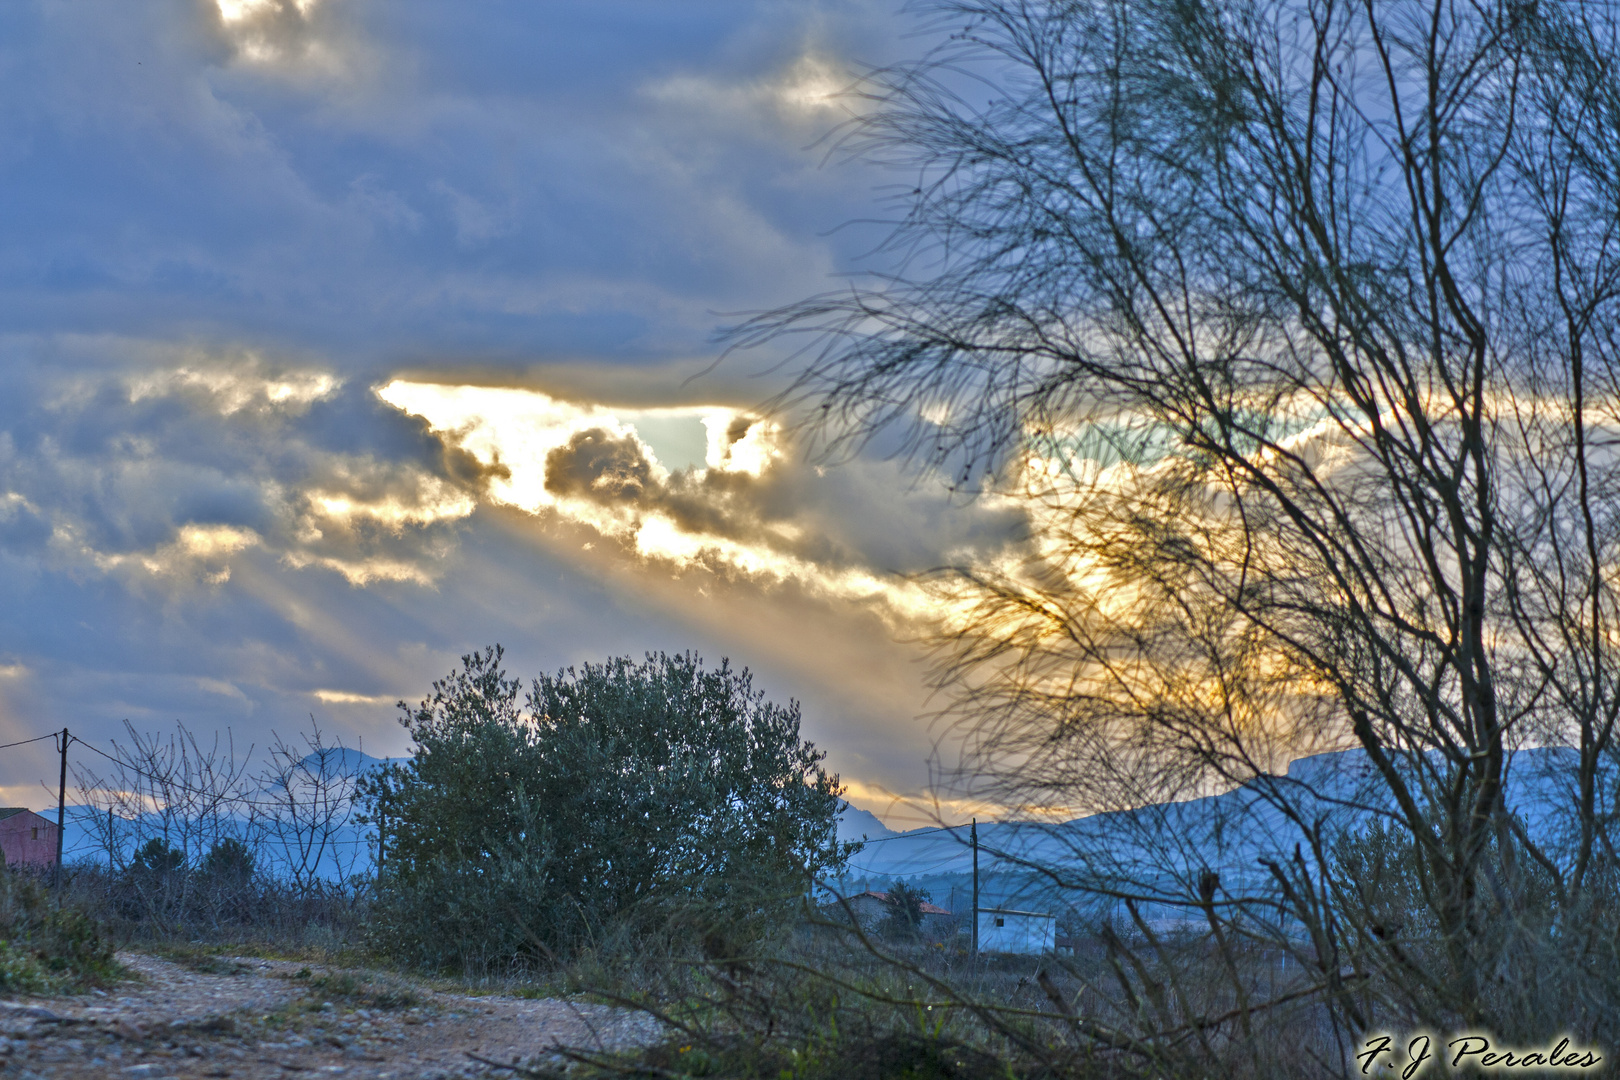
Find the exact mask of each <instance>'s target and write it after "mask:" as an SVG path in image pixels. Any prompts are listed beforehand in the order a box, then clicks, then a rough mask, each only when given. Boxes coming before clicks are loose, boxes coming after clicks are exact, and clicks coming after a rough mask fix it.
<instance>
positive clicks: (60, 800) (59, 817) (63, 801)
mask: <svg viewBox="0 0 1620 1080" xmlns="http://www.w3.org/2000/svg"><path fill="white" fill-rule="evenodd" d="M70 737H71V736H69V735H68V729H67V728H63V729H62V778H61V780H60V781H59V782H58V783H57V785H56V891H57V892H58V893H60V892H61V891H62V837H63V828H62V826H63V824H64V823H65V821H66V818H67V748H68V739H69V738H70Z"/></svg>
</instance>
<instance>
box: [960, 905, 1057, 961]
mask: <svg viewBox="0 0 1620 1080" xmlns="http://www.w3.org/2000/svg"><path fill="white" fill-rule="evenodd" d="M1056 947H1057V916H1056V915H1048V914H1046V913H1045V912H1041V911H1014V910H1012V909H1011V908H980V909H979V951H980V952H997V953H1020V954H1023V955H1026V956H1041V955H1044V954H1046V953H1049V952H1052V951H1053V950H1054V949H1055V948H1056Z"/></svg>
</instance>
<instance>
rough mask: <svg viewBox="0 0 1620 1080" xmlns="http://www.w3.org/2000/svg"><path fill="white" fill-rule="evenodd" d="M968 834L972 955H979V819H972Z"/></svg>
mask: <svg viewBox="0 0 1620 1080" xmlns="http://www.w3.org/2000/svg"><path fill="white" fill-rule="evenodd" d="M968 836H969V837H970V838H971V839H972V841H973V955H974V956H977V955H979V819H978V818H974V819H973V825H972V827H971V831H970V832H969V833H968Z"/></svg>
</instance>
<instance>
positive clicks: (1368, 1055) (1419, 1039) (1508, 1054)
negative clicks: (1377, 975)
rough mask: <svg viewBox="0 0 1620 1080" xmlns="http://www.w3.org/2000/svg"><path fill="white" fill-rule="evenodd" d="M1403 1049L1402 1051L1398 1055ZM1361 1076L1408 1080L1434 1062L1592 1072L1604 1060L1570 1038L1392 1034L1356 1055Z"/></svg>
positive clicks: (1494, 1068)
mask: <svg viewBox="0 0 1620 1080" xmlns="http://www.w3.org/2000/svg"><path fill="white" fill-rule="evenodd" d="M1403 1051H1404V1053H1403ZM1356 1060H1357V1061H1359V1062H1360V1063H1361V1073H1362V1075H1363V1076H1389V1075H1391V1074H1393V1073H1394V1072H1395V1070H1396V1069H1397V1068H1399V1069H1400V1076H1401V1080H1412V1077H1414V1076H1416V1075H1417V1074H1418V1073H1419V1072H1421V1071H1422V1070H1423V1069H1425V1068H1426V1067H1428V1066H1429V1065H1430V1064H1433V1063H1435V1062H1445V1064H1446V1065H1447V1066H1449V1067H1450V1068H1452V1069H1463V1068H1469V1069H1473V1070H1482V1071H1488V1072H1508V1073H1513V1072H1519V1071H1521V1070H1529V1069H1535V1070H1538V1071H1539V1070H1542V1069H1567V1070H1571V1071H1575V1072H1584V1071H1585V1070H1587V1069H1595V1068H1597V1066H1598V1065H1599V1064H1600V1063H1601V1062H1602V1061H1603V1058H1602V1056H1601V1055H1600V1054H1598V1053H1597V1051H1595V1050H1591V1049H1588V1048H1586V1047H1580V1046H1571V1045H1570V1043H1569V1039H1567V1038H1564V1039H1559V1040H1558V1041H1557V1042H1556V1043H1553V1044H1551V1045H1549V1046H1545V1047H1528V1048H1526V1047H1512V1048H1511V1049H1510V1048H1506V1047H1500V1046H1493V1045H1492V1044H1491V1040H1490V1038H1489V1037H1488V1036H1485V1035H1480V1034H1467V1035H1457V1036H1454V1037H1453V1038H1451V1039H1450V1040H1449V1041H1447V1042H1443V1043H1442V1042H1441V1041H1440V1040H1439V1039H1438V1038H1437V1037H1435V1036H1432V1035H1429V1034H1427V1033H1421V1032H1420V1033H1419V1034H1416V1035H1413V1036H1411V1037H1410V1038H1408V1039H1407V1040H1406V1043H1405V1045H1404V1046H1401V1045H1398V1044H1397V1042H1396V1038H1395V1036H1393V1035H1374V1036H1373V1037H1372V1038H1370V1039H1368V1040H1367V1041H1366V1043H1364V1044H1363V1045H1362V1048H1361V1049H1360V1050H1359V1051H1357V1053H1356Z"/></svg>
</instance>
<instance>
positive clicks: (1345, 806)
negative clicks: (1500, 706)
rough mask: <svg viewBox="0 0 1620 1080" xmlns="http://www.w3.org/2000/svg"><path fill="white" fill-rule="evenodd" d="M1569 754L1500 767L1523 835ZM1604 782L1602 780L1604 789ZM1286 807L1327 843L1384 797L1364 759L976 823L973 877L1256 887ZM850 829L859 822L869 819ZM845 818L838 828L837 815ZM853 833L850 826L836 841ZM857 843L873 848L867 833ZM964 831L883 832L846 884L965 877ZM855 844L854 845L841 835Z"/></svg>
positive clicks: (1542, 751)
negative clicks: (1046, 817)
mask: <svg viewBox="0 0 1620 1080" xmlns="http://www.w3.org/2000/svg"><path fill="white" fill-rule="evenodd" d="M1574 763H1575V751H1574V750H1572V749H1570V748H1568V747H1545V748H1534V749H1527V750H1521V751H1518V752H1517V753H1515V754H1514V755H1513V756H1512V758H1511V759H1510V767H1509V771H1508V776H1507V784H1506V788H1507V791H1506V801H1507V803H1508V806H1509V808H1510V809H1511V810H1512V811H1514V812H1515V813H1516V814H1518V815H1519V817H1520V819H1521V820H1522V821H1523V822H1524V824H1525V826H1526V829H1527V831H1528V832H1529V833H1530V835H1532V836H1535V837H1537V838H1539V839H1541V840H1542V841H1543V842H1546V841H1555V840H1557V839H1558V838H1559V836H1560V830H1562V829H1564V828H1565V827H1566V823H1565V822H1564V820H1563V808H1564V807H1568V806H1569V805H1571V801H1572V799H1573V790H1574V789H1573V784H1574V771H1573V766H1574ZM1614 779H1615V778H1614V777H1613V776H1607V777H1606V782H1608V783H1609V784H1610V786H1611V787H1612V786H1613V782H1614ZM1282 800H1286V801H1287V803H1288V804H1289V805H1291V806H1292V807H1293V808H1294V809H1295V810H1296V811H1297V812H1298V813H1299V814H1300V815H1301V816H1302V818H1303V819H1304V820H1306V821H1308V822H1311V823H1312V824H1313V825H1314V824H1318V823H1319V824H1320V825H1321V826H1322V828H1323V831H1324V833H1326V834H1328V835H1329V836H1337V835H1342V834H1343V833H1345V832H1349V831H1356V830H1360V829H1364V828H1366V827H1367V826H1369V825H1370V824H1371V823H1372V822H1373V821H1375V820H1377V819H1378V818H1379V816H1380V815H1382V814H1387V813H1388V812H1389V811H1390V810H1391V803H1390V797H1389V795H1388V792H1387V789H1386V788H1385V787H1384V786H1383V784H1382V782H1381V779H1380V778H1379V777H1378V776H1377V775H1376V771H1375V769H1374V767H1373V765H1372V763H1371V762H1370V760H1369V759H1368V757H1367V754H1366V752H1365V751H1364V750H1360V749H1353V750H1344V751H1338V752H1334V753H1327V754H1318V755H1314V756H1311V757H1306V758H1299V759H1296V760H1295V761H1293V762H1292V763H1290V765H1289V767H1288V771H1287V772H1286V773H1285V774H1281V775H1267V776H1261V777H1257V778H1255V779H1253V780H1250V781H1249V782H1248V783H1246V784H1243V785H1241V786H1239V787H1237V788H1234V789H1232V790H1230V791H1226V792H1222V793H1221V794H1219V795H1210V796H1205V797H1202V798H1196V799H1190V800H1186V801H1183V802H1171V803H1157V804H1151V805H1148V806H1142V807H1138V808H1136V809H1134V810H1122V811H1113V812H1108V813H1101V814H1095V815H1088V816H1085V817H1079V818H1075V819H1072V820H1070V821H1066V822H1062V823H1052V824H1048V823H1036V822H1018V821H1012V822H984V821H981V822H979V827H978V832H979V845H980V852H979V861H980V871H981V876H983V875H991V874H995V873H998V872H1000V873H1015V872H1018V871H1020V870H1021V869H1023V868H1027V867H1028V866H1030V865H1036V866H1042V867H1049V868H1051V867H1056V868H1062V869H1064V870H1065V871H1066V872H1069V873H1073V874H1075V875H1076V876H1080V875H1083V876H1085V877H1086V878H1087V879H1088V880H1093V881H1105V882H1107V881H1111V882H1113V883H1115V884H1117V885H1119V886H1121V887H1122V888H1123V887H1124V886H1125V885H1126V884H1127V883H1128V884H1130V885H1131V887H1132V888H1131V890H1130V891H1139V886H1140V885H1141V884H1142V883H1143V882H1153V881H1158V882H1160V883H1161V884H1162V886H1163V888H1164V889H1165V890H1166V892H1179V891H1180V888H1179V887H1178V886H1184V885H1185V882H1186V880H1187V879H1188V878H1190V877H1191V876H1192V875H1195V874H1197V873H1199V872H1201V870H1202V869H1204V868H1209V869H1213V870H1216V871H1217V872H1219V873H1220V874H1222V877H1223V880H1224V881H1228V882H1230V883H1231V885H1233V886H1234V887H1243V886H1245V885H1248V886H1259V885H1262V884H1264V881H1265V879H1266V878H1267V877H1268V875H1269V871H1267V870H1266V869H1265V867H1264V865H1263V864H1264V862H1265V861H1266V860H1272V861H1276V860H1278V859H1284V860H1286V859H1288V858H1290V857H1291V855H1292V851H1293V846H1294V844H1295V843H1296V842H1299V841H1300V840H1301V839H1303V835H1302V833H1301V832H1300V829H1299V827H1298V825H1297V824H1295V823H1294V822H1292V821H1290V820H1289V818H1288V815H1286V814H1285V813H1284V812H1283V811H1282V810H1281V809H1279V807H1278V805H1277V803H1278V802H1279V801H1282ZM858 813H859V814H863V815H865V817H864V818H860V819H858V820H859V821H861V822H863V823H864V821H865V819H866V818H871V816H872V815H870V814H866V813H865V811H858ZM846 820H849V817H848V812H846ZM859 831H861V830H860V829H858V828H855V827H854V826H853V825H844V824H841V826H840V836H843V835H844V833H845V832H850V833H856V832H859ZM867 835H868V836H869V837H872V838H873V839H876V838H877V837H875V836H873V835H872V833H871V832H870V830H867ZM967 837H968V833H967V830H966V829H965V828H960V829H954V830H948V831H947V830H939V829H933V830H929V829H917V830H910V831H908V832H905V833H895V832H893V831H892V830H888V829H885V830H884V833H883V835H882V839H883V841H884V842H883V843H877V844H870V845H868V846H867V847H866V849H865V850H863V851H862V852H861V853H860V854H858V855H856V856H855V858H854V859H853V860H852V861H851V864H850V870H849V878H850V879H851V880H860V879H866V880H876V881H892V880H897V879H898V880H917V879H922V878H928V877H955V876H960V875H964V874H968V873H969V872H970V871H971V867H972V861H973V853H972V850H971V849H970V847H969V846H968V841H967ZM851 838H853V839H859V837H858V836H851Z"/></svg>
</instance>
